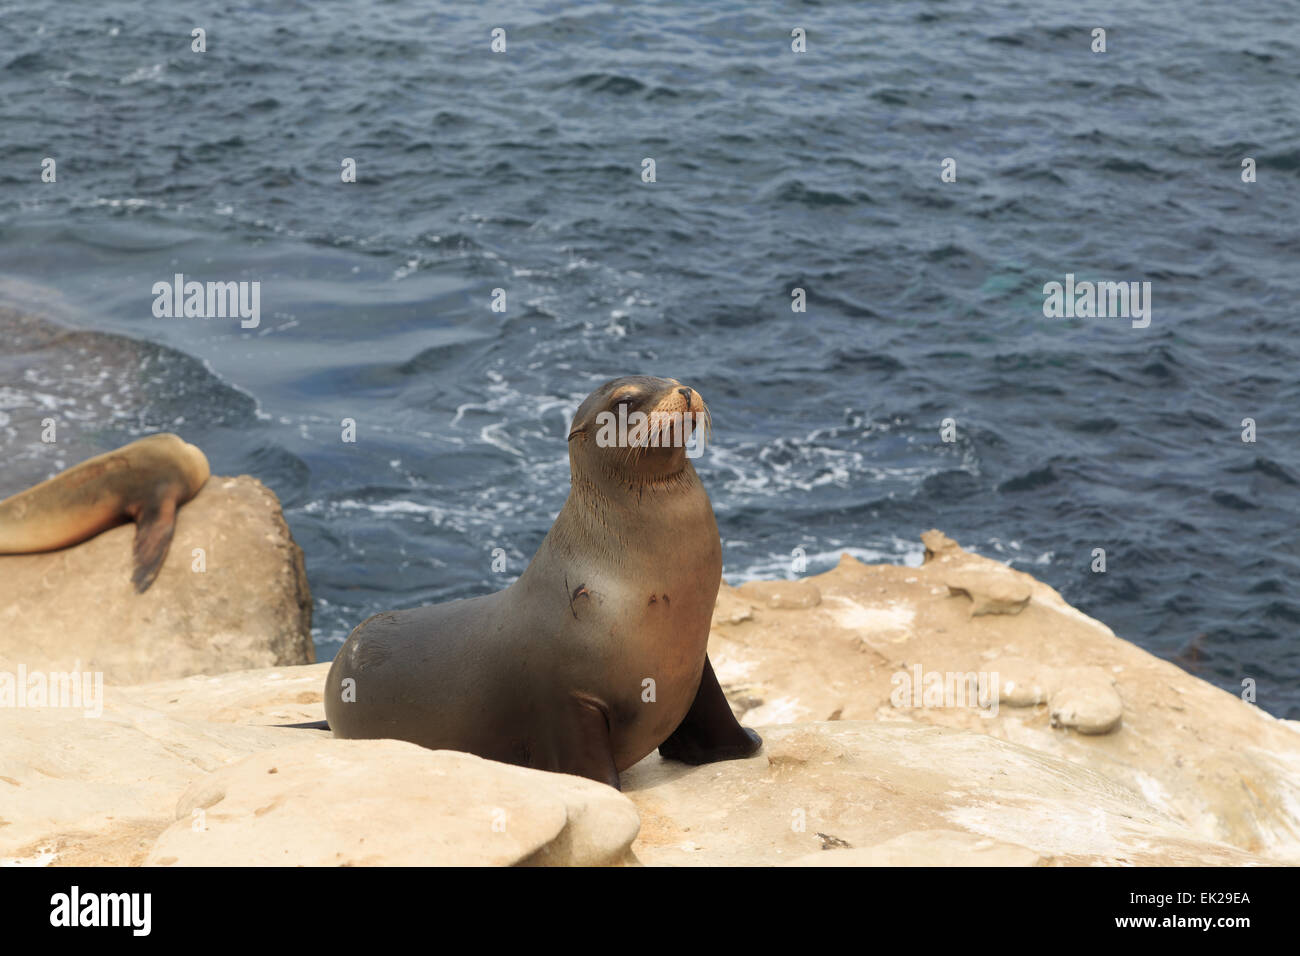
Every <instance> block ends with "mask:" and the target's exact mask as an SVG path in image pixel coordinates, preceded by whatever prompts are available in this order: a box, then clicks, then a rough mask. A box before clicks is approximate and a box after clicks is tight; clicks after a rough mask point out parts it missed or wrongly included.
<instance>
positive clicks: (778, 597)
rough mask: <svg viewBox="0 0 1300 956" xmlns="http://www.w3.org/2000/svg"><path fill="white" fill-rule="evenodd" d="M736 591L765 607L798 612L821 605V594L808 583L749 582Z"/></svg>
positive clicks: (815, 586)
mask: <svg viewBox="0 0 1300 956" xmlns="http://www.w3.org/2000/svg"><path fill="white" fill-rule="evenodd" d="M736 591H737V592H738V593H739V594H740V595H741V596H743V597H745V598H748V599H749V600H751V601H754V602H755V603H757V604H762V605H764V606H765V607H771V608H782V609H787V610H791V609H793V610H798V609H802V608H809V607H816V606H817V605H818V604H821V603H822V596H821V592H820V591H818V590H817V585H815V584H813V583H812V582H810V581H806V580H805V581H749V582H746V583H745V584H742V585H741V586H740V587H739V588H737V589H736Z"/></svg>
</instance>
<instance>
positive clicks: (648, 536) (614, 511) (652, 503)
mask: <svg viewBox="0 0 1300 956" xmlns="http://www.w3.org/2000/svg"><path fill="white" fill-rule="evenodd" d="M717 533H718V532H717V524H716V523H715V521H714V519H713V508H712V506H711V505H710V503H709V496H708V494H707V493H706V492H705V491H704V486H703V484H701V482H700V478H699V475H697V474H696V473H695V469H694V468H693V467H692V466H691V463H690V462H689V461H688V462H686V463H685V465H684V467H683V468H682V470H681V471H679V472H677V473H675V474H673V475H670V476H666V477H663V478H658V479H653V480H646V481H638V480H632V481H629V482H628V483H627V484H619V483H618V482H617V481H616V480H614V479H606V480H602V481H592V480H590V479H589V478H587V477H585V476H584V475H581V474H575V475H574V477H573V480H572V483H571V485H570V489H569V497H568V499H567V500H566V501H565V503H564V507H563V508H562V509H561V511H560V515H559V517H558V518H557V519H556V521H555V524H554V525H553V526H552V528H551V533H550V534H549V535H548V536H547V537H548V543H549V545H550V546H551V547H553V548H556V549H558V550H559V551H561V552H562V553H567V554H575V553H576V554H611V553H614V554H620V555H626V554H628V553H629V552H631V551H637V552H652V551H655V550H657V545H662V548H663V550H665V551H669V550H673V549H678V548H681V547H682V546H687V547H689V546H690V542H691V539H692V537H693V536H694V535H696V534H701V535H705V536H709V535H711V536H712V537H713V538H714V539H715V540H716V538H717Z"/></svg>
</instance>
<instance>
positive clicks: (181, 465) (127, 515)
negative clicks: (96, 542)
mask: <svg viewBox="0 0 1300 956" xmlns="http://www.w3.org/2000/svg"><path fill="white" fill-rule="evenodd" d="M209 474H210V472H209V469H208V459H207V458H206V457H205V456H204V454H203V452H201V451H199V449H198V448H196V447H195V446H193V445H191V444H189V443H188V442H186V441H183V440H182V439H180V438H179V437H178V436H176V435H172V434H170V433H162V434H158V435H150V436H148V437H147V438H141V439H139V440H138V441H133V442H131V444H129V445H124V446H122V447H121V448H119V449H117V451H110V452H106V453H105V454H103V455H96V456H95V457H94V458H90V459H88V460H86V461H83V462H82V463H81V464H79V465H74V466H72V467H71V468H69V469H67V470H66V471H61V472H59V474H57V475H55V476H54V477H53V478H50V479H48V480H47V481H43V482H41V483H40V484H39V485H35V486H34V487H32V488H28V489H27V490H26V491H20V492H19V493H18V494H16V495H13V496H12V497H9V498H6V499H5V500H4V501H0V554H26V553H28V552H32V551H54V550H56V549H58V548H66V547H68V546H69V545H73V544H77V543H78V542H80V541H85V540H86V539H87V538H91V537H94V536H95V535H97V534H99V533H100V532H101V531H105V530H107V529H108V528H111V527H113V526H114V525H119V524H122V523H123V522H126V521H134V522H135V526H136V531H135V546H134V548H133V558H134V569H133V571H132V574H131V581H132V583H133V584H134V585H135V589H136V591H137V592H139V593H143V592H144V591H146V590H147V589H148V588H149V585H151V584H152V583H153V580H154V578H156V577H157V576H158V570H159V568H161V567H162V563H163V558H165V557H166V556H167V548H168V546H169V545H170V544H171V540H172V532H173V531H174V530H175V523H174V522H175V518H176V509H177V508H179V507H180V506H181V505H182V504H184V503H185V502H187V501H189V500H190V499H191V498H193V497H194V496H195V495H196V494H198V491H199V489H200V488H202V487H203V483H204V482H205V481H207V480H208V475H209Z"/></svg>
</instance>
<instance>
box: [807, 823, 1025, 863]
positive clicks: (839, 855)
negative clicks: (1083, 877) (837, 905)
mask: <svg viewBox="0 0 1300 956" xmlns="http://www.w3.org/2000/svg"><path fill="white" fill-rule="evenodd" d="M1050 859H1051V858H1050V857H1043V856H1040V855H1039V854H1037V853H1035V852H1034V851H1033V850H1028V849H1026V848H1025V847H1023V846H1017V845H1016V844H1014V843H1004V842H1003V841H1001V840H992V839H989V838H988V837H982V836H979V835H977V834H974V833H968V832H966V831H965V830H913V831H911V832H909V833H903V834H900V835H898V836H896V837H893V838H891V839H888V840H885V841H884V842H883V843H877V844H876V845H875V846H872V847H867V848H865V849H848V850H844V851H842V852H835V853H827V852H821V853H810V854H808V855H807V856H801V857H799V858H798V859H794V860H791V861H790V862H789V864H787V865H788V866H1041V865H1044V864H1045V863H1046V862H1047V861H1048V860H1050Z"/></svg>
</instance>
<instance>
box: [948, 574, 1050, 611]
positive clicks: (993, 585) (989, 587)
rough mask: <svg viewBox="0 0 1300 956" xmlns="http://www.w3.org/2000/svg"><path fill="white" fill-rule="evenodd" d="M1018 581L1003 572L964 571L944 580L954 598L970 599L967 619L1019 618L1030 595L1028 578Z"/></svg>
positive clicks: (1029, 580)
mask: <svg viewBox="0 0 1300 956" xmlns="http://www.w3.org/2000/svg"><path fill="white" fill-rule="evenodd" d="M1024 578H1025V580H1019V579H1017V578H1014V577H1012V576H1011V575H1010V574H1007V573H1005V572H997V573H989V572H984V571H965V572H960V573H956V574H950V575H948V576H947V577H946V578H945V579H944V580H945V583H946V584H947V585H948V590H949V592H950V593H952V594H954V595H962V596H964V597H967V598H969V599H970V602H971V608H970V616H971V617H978V616H979V615H981V614H1019V613H1020V612H1021V611H1023V610H1024V609H1025V605H1026V604H1028V603H1029V597H1030V594H1031V591H1032V587H1031V584H1030V582H1031V581H1032V580H1033V579H1032V578H1029V576H1028V575H1025V576H1024Z"/></svg>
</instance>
